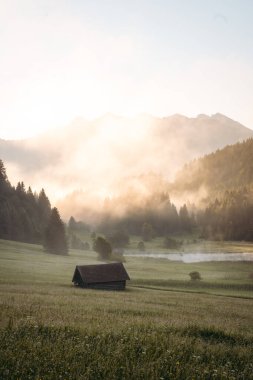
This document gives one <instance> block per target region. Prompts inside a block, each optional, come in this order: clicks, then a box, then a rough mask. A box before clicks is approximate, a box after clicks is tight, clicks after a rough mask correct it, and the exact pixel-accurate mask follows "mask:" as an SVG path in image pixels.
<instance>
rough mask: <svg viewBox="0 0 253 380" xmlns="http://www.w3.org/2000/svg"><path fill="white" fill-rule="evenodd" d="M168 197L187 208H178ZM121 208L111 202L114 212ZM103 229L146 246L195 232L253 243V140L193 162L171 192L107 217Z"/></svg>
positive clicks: (171, 188) (205, 235)
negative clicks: (138, 238) (125, 233)
mask: <svg viewBox="0 0 253 380" xmlns="http://www.w3.org/2000/svg"><path fill="white" fill-rule="evenodd" d="M203 188H204V189H205V191H204V192H203V194H201V191H200V189H203ZM169 194H170V195H171V198H172V199H173V198H175V199H181V201H182V204H183V206H181V207H178V208H176V207H175V205H174V204H173V203H172V202H171V200H170V196H169ZM189 195H190V196H189ZM188 197H189V198H190V199H192V198H193V199H195V204H194V203H192V202H189V201H188ZM118 202H119V201H117V202H116V200H115V199H112V200H110V203H111V204H110V209H113V208H114V203H115V204H117V203H118ZM99 228H100V229H101V230H102V231H104V232H108V231H107V230H108V229H111V228H114V229H117V228H121V229H124V230H126V231H129V233H131V234H136V235H142V237H143V240H145V238H146V239H147V236H148V238H149V239H150V238H152V236H153V237H154V236H165V237H166V236H168V235H172V234H173V235H175V234H182V233H185V232H187V233H191V232H193V231H194V232H195V233H196V232H197V233H198V234H199V236H200V237H202V238H205V239H214V240H248V241H253V139H252V138H251V139H248V140H246V141H244V142H241V143H237V144H235V145H231V146H227V147H225V148H224V149H222V150H217V151H216V152H214V153H212V154H209V155H206V156H204V157H203V158H200V159H198V160H194V161H193V162H191V163H189V164H188V165H186V166H185V167H184V168H183V169H182V170H181V171H180V173H179V174H178V176H177V178H176V180H175V182H174V183H173V184H170V185H169V184H168V186H167V191H163V192H160V193H159V192H158V191H157V192H156V193H153V194H152V196H150V197H149V198H148V199H145V201H144V202H143V204H142V205H141V206H140V205H139V206H136V207H132V208H129V209H128V210H127V211H126V212H125V213H124V215H122V216H121V217H113V216H112V215H111V214H109V213H108V215H105V216H104V218H103V219H102V220H101V223H100V225H99Z"/></svg>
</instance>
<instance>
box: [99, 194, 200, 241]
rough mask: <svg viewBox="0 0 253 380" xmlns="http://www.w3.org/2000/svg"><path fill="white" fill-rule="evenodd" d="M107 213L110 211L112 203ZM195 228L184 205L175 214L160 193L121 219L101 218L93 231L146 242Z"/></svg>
mask: <svg viewBox="0 0 253 380" xmlns="http://www.w3.org/2000/svg"><path fill="white" fill-rule="evenodd" d="M110 210H113V200H111V205H110ZM195 225H196V222H195V215H194V214H193V213H192V212H189V210H188V207H187V205H186V204H184V205H183V206H182V207H180V208H179V210H177V208H176V206H175V205H174V204H173V203H172V202H171V201H170V197H169V194H168V193H164V192H162V193H156V194H153V195H152V196H151V197H150V198H149V199H147V200H146V201H145V202H144V203H143V205H142V206H135V207H132V208H129V209H127V210H126V212H125V213H124V214H123V215H121V216H115V215H113V213H111V212H108V213H107V214H105V215H103V217H101V220H100V223H99V225H98V228H97V229H98V231H101V232H102V233H104V234H105V235H110V233H111V231H127V232H128V233H129V234H130V235H139V236H142V238H143V240H144V241H148V240H151V239H152V238H153V237H156V236H166V235H169V234H174V233H184V232H191V231H192V229H193V228H194V227H195Z"/></svg>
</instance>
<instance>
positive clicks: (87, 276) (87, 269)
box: [72, 263, 130, 284]
mask: <svg viewBox="0 0 253 380" xmlns="http://www.w3.org/2000/svg"><path fill="white" fill-rule="evenodd" d="M77 272H79V273H80V276H81V278H82V280H83V282H85V283H87V284H92V283H99V282H111V281H125V280H130V278H129V276H128V274H127V272H126V270H125V268H124V265H123V264H122V263H111V264H98V265H77V266H76V269H75V273H74V276H73V279H72V282H73V281H74V279H75V275H76V273H77Z"/></svg>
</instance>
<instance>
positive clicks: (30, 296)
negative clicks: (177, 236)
mask: <svg viewBox="0 0 253 380" xmlns="http://www.w3.org/2000/svg"><path fill="white" fill-rule="evenodd" d="M157 244H158V242H157ZM192 244H195V243H192ZM210 244H212V243H210ZM214 244H215V243H213V245H214ZM229 244H230V249H231V250H232V252H233V244H232V243H229ZM132 245H134V242H133V243H132ZM158 245H159V244H158ZM251 248H252V245H251V246H250V245H248V246H247V250H245V247H241V249H242V251H244V252H250V249H251ZM234 249H235V251H236V252H238V249H239V247H237V248H234ZM231 250H229V251H231ZM252 251H253V249H251V252H252ZM92 263H98V261H97V255H96V253H94V252H91V251H89V252H87V251H77V250H73V251H71V252H70V255H69V256H55V255H50V254H47V253H45V252H43V250H42V248H41V247H40V246H36V245H30V244H22V243H15V242H8V241H3V240H0V301H1V307H0V316H1V317H0V324H1V329H0V379H1V380H7V379H8V380H9V379H13V380H14V379H15V380H18V379H20V380H27V379H36V380H39V379H41V380H49V379H51V380H55V379H57V380H58V379H65V380H70V379H71V380H79V379H80V380H81V379H83V380H86V379H94V380H95V379H108V380H111V379H119V380H121V379H147V380H148V379H245V380H246V379H253V350H252V347H253V280H252V278H250V275H251V274H252V273H253V263H252V262H217V263H215V262H211V263H195V264H184V263H180V262H170V261H168V260H158V259H156V260H155V259H147V258H146V259H144V258H136V257H129V258H127V262H126V263H125V266H126V269H127V271H128V273H129V275H130V278H131V281H130V282H129V283H128V284H127V289H126V291H124V292H106V291H97V290H96V291H95V290H84V289H78V288H74V287H73V286H72V284H71V279H72V275H73V271H74V268H75V265H77V264H92ZM193 270H197V271H199V272H200V273H201V276H202V278H203V280H201V281H199V282H192V281H190V280H189V275H188V274H189V272H191V271H193Z"/></svg>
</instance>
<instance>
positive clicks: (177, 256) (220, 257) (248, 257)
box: [124, 250, 253, 263]
mask: <svg viewBox="0 0 253 380" xmlns="http://www.w3.org/2000/svg"><path fill="white" fill-rule="evenodd" d="M124 256H134V257H149V258H154V259H167V260H171V261H182V262H183V263H198V262H206V261H253V252H252V253H156V252H139V251H130V250H129V251H126V252H125V253H124Z"/></svg>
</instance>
